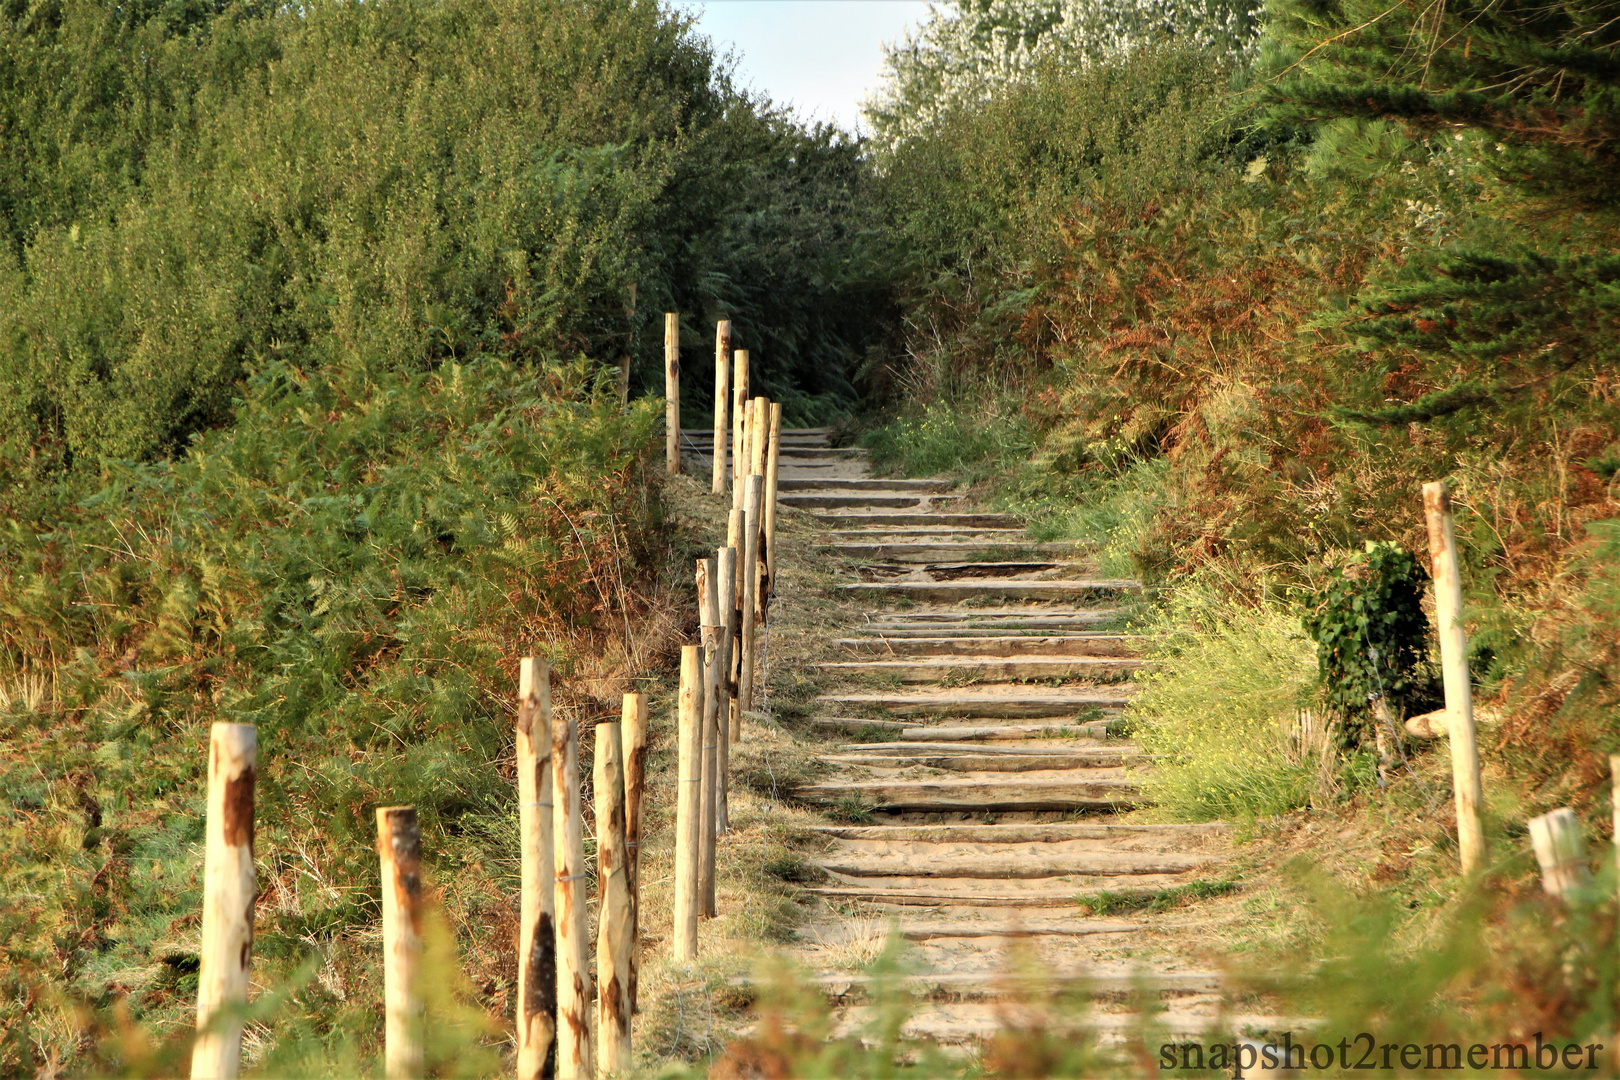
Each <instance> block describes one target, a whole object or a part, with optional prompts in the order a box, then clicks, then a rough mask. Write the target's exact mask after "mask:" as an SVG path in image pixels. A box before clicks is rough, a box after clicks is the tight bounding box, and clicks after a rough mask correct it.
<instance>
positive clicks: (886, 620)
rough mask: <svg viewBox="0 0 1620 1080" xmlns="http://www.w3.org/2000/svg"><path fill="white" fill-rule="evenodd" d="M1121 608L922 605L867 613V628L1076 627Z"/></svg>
mask: <svg viewBox="0 0 1620 1080" xmlns="http://www.w3.org/2000/svg"><path fill="white" fill-rule="evenodd" d="M1120 614H1121V609H1119V608H1099V607H1090V606H1087V607H1065V606H1063V605H1061V604H1042V605H1040V606H1039V607H1037V606H1036V605H1034V604H1004V605H1001V606H999V607H991V606H985V607H978V606H975V607H971V608H964V607H951V606H946V605H941V604H918V605H916V606H915V607H909V608H882V609H878V610H875V611H869V612H867V613H866V618H865V621H864V622H863V624H862V625H865V626H895V627H905V626H942V627H943V626H986V627H993V626H1000V625H1001V624H1003V623H1007V624H1014V623H1016V624H1017V629H1018V630H1020V631H1022V630H1028V629H1034V628H1038V627H1041V626H1052V627H1073V626H1083V625H1086V624H1089V623H1094V622H1096V621H1097V620H1099V619H1110V618H1118V617H1119V615H1120Z"/></svg>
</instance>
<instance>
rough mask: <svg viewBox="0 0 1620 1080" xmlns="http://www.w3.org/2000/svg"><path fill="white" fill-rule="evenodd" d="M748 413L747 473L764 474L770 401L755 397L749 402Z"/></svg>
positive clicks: (768, 434) (751, 474) (753, 474)
mask: <svg viewBox="0 0 1620 1080" xmlns="http://www.w3.org/2000/svg"><path fill="white" fill-rule="evenodd" d="M749 408H750V410H751V411H750V412H749V414H748V473H749V475H750V476H764V475H765V444H766V442H767V441H768V439H769V437H770V426H771V402H770V399H769V398H764V397H757V398H754V399H753V400H752V401H751V402H749Z"/></svg>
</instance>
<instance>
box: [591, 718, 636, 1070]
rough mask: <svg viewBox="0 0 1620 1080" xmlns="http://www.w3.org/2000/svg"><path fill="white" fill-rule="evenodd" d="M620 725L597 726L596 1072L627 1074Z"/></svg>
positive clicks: (626, 887) (626, 884) (626, 886)
mask: <svg viewBox="0 0 1620 1080" xmlns="http://www.w3.org/2000/svg"><path fill="white" fill-rule="evenodd" d="M623 753H624V750H623V744H622V743H621V742H620V736H619V725H618V724H613V723H599V724H597V725H596V758H595V761H594V771H595V784H594V788H595V792H596V910H597V935H596V985H597V1001H596V1047H597V1049H596V1071H597V1074H598V1075H600V1076H624V1075H626V1074H628V1073H629V1071H630V1067H631V1065H632V1064H633V1062H632V1060H631V1057H630V971H631V959H630V952H631V948H632V946H631V936H630V935H631V926H632V924H633V922H634V919H633V916H632V915H631V911H630V881H629V876H628V874H627V870H628V861H627V856H628V852H627V851H626V850H625V846H624V844H625V798H624V762H623Z"/></svg>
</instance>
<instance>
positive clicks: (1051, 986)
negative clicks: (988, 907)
mask: <svg viewBox="0 0 1620 1080" xmlns="http://www.w3.org/2000/svg"><path fill="white" fill-rule="evenodd" d="M881 978H882V976H879V977H877V978H874V977H872V976H868V975H822V976H817V982H819V983H821V984H822V985H823V986H827V987H832V988H836V989H837V991H838V993H837V996H839V997H846V996H849V994H850V993H852V992H864V991H865V990H866V989H868V988H869V987H871V986H872V985H874V984H875V983H877V982H878V981H879V979H881ZM1065 984H1070V985H1073V986H1075V987H1083V988H1084V989H1087V990H1089V991H1090V992H1092V993H1093V994H1135V993H1137V992H1139V991H1144V990H1145V991H1148V992H1152V993H1159V994H1210V993H1217V992H1219V991H1220V989H1221V976H1220V973H1219V972H1214V971H1157V972H1156V971H1138V970H1136V969H1134V968H1119V967H1109V968H1100V967H1099V968H1097V969H1095V970H1092V971H1074V972H1065V973H1062V974H1060V975H1057V976H1053V975H1033V974H1022V973H1019V974H1013V973H1002V972H994V971H951V972H940V973H937V974H930V975H912V976H908V977H907V978H906V980H905V982H904V984H903V985H904V986H905V988H906V989H907V990H909V991H910V992H911V993H913V994H917V995H919V996H922V997H928V998H933V999H936V1000H939V999H944V998H956V999H958V1000H964V1001H965V1000H972V999H975V998H977V999H983V998H995V997H1003V996H1008V997H1020V998H1025V999H1027V998H1028V997H1029V996H1030V995H1032V994H1036V993H1040V992H1042V991H1046V992H1050V991H1052V990H1055V989H1057V988H1059V987H1061V986H1063V985H1065Z"/></svg>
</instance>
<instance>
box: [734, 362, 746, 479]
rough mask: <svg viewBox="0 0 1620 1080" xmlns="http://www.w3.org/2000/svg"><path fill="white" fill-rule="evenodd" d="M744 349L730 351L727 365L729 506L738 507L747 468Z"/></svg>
mask: <svg viewBox="0 0 1620 1080" xmlns="http://www.w3.org/2000/svg"><path fill="white" fill-rule="evenodd" d="M747 461H748V350H747V349H738V350H737V351H736V352H734V353H732V369H731V508H732V509H733V510H741V509H742V501H743V489H744V487H746V486H747V480H748V469H747V467H746V465H745V462H747Z"/></svg>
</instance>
